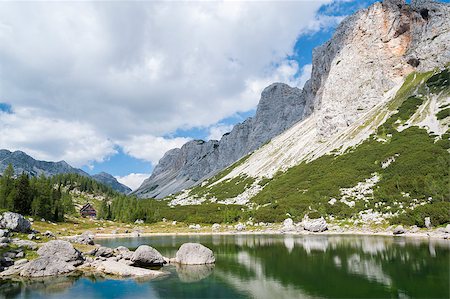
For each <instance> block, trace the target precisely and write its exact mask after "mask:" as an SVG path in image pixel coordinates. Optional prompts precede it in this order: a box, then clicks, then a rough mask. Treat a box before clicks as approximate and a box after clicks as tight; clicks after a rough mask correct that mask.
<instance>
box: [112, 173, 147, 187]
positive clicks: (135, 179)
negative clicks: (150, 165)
mask: <svg viewBox="0 0 450 299" xmlns="http://www.w3.org/2000/svg"><path fill="white" fill-rule="evenodd" d="M149 176H150V174H149V173H130V174H129V175H126V176H116V179H117V180H118V181H119V182H120V183H122V184H124V185H125V186H128V187H130V188H131V189H132V190H136V189H137V188H139V186H140V185H141V184H142V182H143V181H144V180H145V179H146V178H148V177H149Z"/></svg>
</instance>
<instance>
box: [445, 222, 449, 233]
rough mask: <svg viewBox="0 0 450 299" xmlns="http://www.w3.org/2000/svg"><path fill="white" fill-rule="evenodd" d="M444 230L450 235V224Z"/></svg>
mask: <svg viewBox="0 0 450 299" xmlns="http://www.w3.org/2000/svg"><path fill="white" fill-rule="evenodd" d="M444 230H445V232H446V233H447V234H450V224H447V226H446V227H445V229H444Z"/></svg>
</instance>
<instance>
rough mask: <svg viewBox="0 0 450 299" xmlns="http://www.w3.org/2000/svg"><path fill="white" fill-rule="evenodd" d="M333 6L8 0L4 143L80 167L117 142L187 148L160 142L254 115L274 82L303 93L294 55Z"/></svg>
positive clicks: (137, 149) (1, 40) (144, 152)
mask: <svg viewBox="0 0 450 299" xmlns="http://www.w3.org/2000/svg"><path fill="white" fill-rule="evenodd" d="M329 2H330V1H329V0H324V1H282V2H281V1H280V2H234V1H230V2H227V1H225V2H176V3H175V2H157V1H155V2H148V1H144V2H95V1H94V2H31V3H20V2H2V3H0V64H1V71H0V90H1V94H0V98H1V100H2V101H5V102H7V103H9V104H11V106H12V107H13V109H15V112H14V113H13V115H6V114H5V113H3V114H2V115H1V120H0V126H1V129H2V136H1V137H0V141H1V143H0V146H1V147H5V148H10V149H15V148H20V149H22V150H26V151H27V152H29V153H30V154H33V155H35V156H36V157H38V158H43V159H50V160H57V159H66V160H67V161H68V162H70V163H73V164H74V165H77V166H80V165H83V164H86V163H89V161H102V160H103V159H105V158H106V157H108V156H109V155H112V154H114V153H115V150H114V146H116V145H119V146H121V147H123V148H124V151H125V152H126V153H128V154H129V155H132V156H133V157H137V158H141V159H145V160H147V161H151V162H152V163H156V162H157V161H158V159H159V158H161V156H162V155H163V153H164V151H166V150H167V149H169V148H171V147H177V146H180V145H181V144H182V143H183V142H185V141H186V140H188V139H187V138H175V139H164V138H162V137H158V136H167V135H169V134H170V133H171V132H174V131H175V130H177V129H180V128H181V129H185V130H186V129H189V128H193V127H209V126H213V125H214V124H216V123H217V122H218V121H220V120H221V119H223V118H226V117H228V116H230V115H232V114H234V113H236V112H244V111H248V110H250V109H253V108H254V107H255V106H256V104H257V102H258V100H259V97H260V93H261V91H262V89H263V88H264V87H266V86H267V85H269V84H270V83H272V82H273V81H281V82H285V83H288V84H290V85H295V86H300V85H302V84H303V83H304V80H303V79H302V78H303V76H299V74H300V73H301V72H302V70H303V71H304V70H305V67H303V69H302V67H301V66H299V65H298V64H297V62H295V61H292V60H289V59H288V58H287V57H290V56H291V55H292V54H293V49H294V45H295V42H296V40H297V38H298V36H299V35H300V34H304V33H308V32H312V31H315V30H320V29H321V28H324V27H326V26H331V24H334V23H333V22H338V21H339V19H338V18H336V17H322V16H317V15H316V13H317V11H318V9H319V8H320V7H321V5H323V4H324V3H329ZM303 73H305V72H303ZM215 128H216V129H217V126H216V127H215ZM214 130H215V129H214ZM216 132H219V131H216ZM211 133H214V132H211Z"/></svg>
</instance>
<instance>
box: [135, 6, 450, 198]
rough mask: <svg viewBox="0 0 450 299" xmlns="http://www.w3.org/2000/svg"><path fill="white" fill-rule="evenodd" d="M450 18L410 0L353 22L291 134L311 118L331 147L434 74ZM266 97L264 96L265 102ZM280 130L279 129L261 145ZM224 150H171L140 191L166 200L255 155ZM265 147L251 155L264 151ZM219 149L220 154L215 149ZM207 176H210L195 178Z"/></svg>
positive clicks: (319, 69) (317, 66)
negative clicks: (419, 78)
mask: <svg viewBox="0 0 450 299" xmlns="http://www.w3.org/2000/svg"><path fill="white" fill-rule="evenodd" d="M449 19H450V8H449V5H448V4H445V3H438V2H433V1H412V2H411V4H410V5H409V4H406V3H405V1H402V0H386V1H384V2H383V3H380V2H377V3H375V4H373V5H372V6H370V7H369V8H366V9H362V10H359V11H358V12H356V13H355V14H354V15H352V16H349V17H347V18H346V19H345V20H344V21H342V22H341V24H340V25H339V26H338V28H337V30H336V32H335V33H334V35H333V37H332V38H331V39H330V41H328V42H326V43H325V44H324V45H322V46H320V47H318V48H316V49H314V51H313V63H312V65H313V66H312V74H311V79H310V80H308V81H307V82H306V83H305V86H304V87H303V89H302V90H299V89H298V91H297V94H298V96H297V99H298V102H297V104H298V107H297V109H294V110H293V111H292V119H295V121H292V122H286V123H285V125H283V126H282V127H283V128H284V130H283V132H284V131H286V129H289V127H292V126H293V125H294V124H295V123H298V122H302V121H305V120H308V121H307V123H308V124H309V126H310V129H311V130H315V131H316V132H315V133H314V136H313V137H312V138H314V140H315V141H314V142H317V143H320V142H325V141H326V140H328V139H330V138H334V137H333V136H337V135H338V134H339V133H341V132H343V131H345V130H346V129H347V128H348V127H349V126H351V125H352V124H354V123H355V122H357V121H358V120H359V119H361V118H362V117H363V116H364V115H365V114H366V113H368V112H369V111H371V110H372V109H373V108H374V107H376V106H377V105H379V104H380V99H385V100H386V99H387V96H386V95H387V94H388V93H389V92H392V90H394V89H395V87H396V86H397V87H399V86H400V85H401V82H402V81H403V80H404V78H405V77H406V76H407V75H408V74H410V73H411V72H413V71H414V70H417V71H421V70H428V69H432V68H434V67H437V66H442V65H444V64H445V63H446V62H448V61H450V48H449V47H450V46H449V45H448V42H447V41H448V40H450V33H449V30H448V28H450V23H449V21H448V20H449ZM350 78H351V79H350ZM349 80H351V81H352V82H351V84H349ZM271 86H272V85H271ZM269 87H270V86H269ZM269 87H268V88H269ZM290 88H291V87H290ZM266 89H267V88H266ZM266 89H265V90H266ZM277 96H278V98H275V97H274V98H273V101H272V102H273V103H277V100H279V99H281V100H283V96H282V95H277ZM263 98H264V92H263V94H262V97H261V101H260V104H261V102H262V101H263ZM260 104H259V105H260ZM278 104H279V103H278ZM259 105H258V108H259ZM299 107H301V108H299ZM280 110H283V107H280V104H279V105H278V106H277V107H275V110H274V111H275V117H272V118H265V119H264V118H263V119H262V121H261V119H260V121H261V122H262V123H263V124H264V120H269V121H270V122H271V124H275V125H276V124H277V122H278V121H283V118H282V117H281V118H277V116H279V115H278V114H277V113H276V112H277V111H280ZM268 114H270V111H269V110H268ZM256 118H257V117H255V118H249V119H247V120H246V121H244V123H242V124H237V125H236V126H235V127H234V128H233V130H232V132H231V133H230V134H228V135H225V136H224V138H226V139H225V140H227V139H228V140H230V139H232V140H234V144H235V145H236V144H246V142H248V140H249V139H251V138H253V137H252V136H251V134H250V132H249V130H248V128H249V127H251V126H248V125H247V124H248V123H251V122H255V119H256ZM262 127H264V126H262ZM269 127H270V126H269ZM233 132H234V133H235V134H234V135H233ZM280 133H282V132H279V131H273V132H271V134H269V135H268V136H267V139H266V140H265V141H264V142H261V144H259V146H261V145H263V144H264V143H266V142H268V141H269V140H271V139H272V138H274V137H275V136H277V135H279V134H280ZM305 133H307V134H311V132H305ZM269 136H270V138H269ZM224 138H222V139H224ZM308 140H309V139H308ZM230 143H231V144H233V142H230ZM205 144H206V146H208V148H206V146H205ZM223 145H224V146H220V145H219V144H218V143H217V141H211V142H208V143H205V142H199V141H193V142H191V143H188V144H185V145H184V146H183V147H182V148H181V149H173V150H170V151H169V152H167V153H166V155H165V156H164V157H163V158H162V159H161V160H160V162H159V163H158V165H157V166H156V167H155V170H154V172H153V174H152V176H151V177H150V178H148V179H147V180H146V181H144V183H143V184H142V185H141V187H139V188H138V189H137V190H136V191H135V194H137V195H138V196H140V197H155V198H162V197H164V196H167V195H169V194H171V193H176V192H178V191H181V190H183V189H186V188H189V187H192V186H194V185H198V184H199V183H200V182H202V181H204V180H205V179H208V178H210V177H212V176H213V175H214V174H216V173H218V172H220V170H221V169H224V168H226V167H228V166H229V165H231V164H232V162H236V161H237V160H239V159H240V158H242V157H243V156H245V155H246V154H248V153H249V152H244V151H241V152H239V155H238V154H235V153H236V151H233V150H234V148H233V147H229V148H227V146H226V145H227V143H224V144H223ZM259 146H255V147H256V148H247V150H256V149H257V148H258V147H259ZM199 148H200V150H198V149H199ZM205 148H206V149H205ZM217 148H218V149H219V150H215V149H217ZM220 150H223V151H222V153H225V154H223V155H225V156H226V155H227V154H228V159H224V160H226V161H227V162H230V161H231V162H230V163H228V164H227V163H223V164H220V163H217V161H218V158H217V157H216V156H217V155H218V153H217V152H220ZM323 152H326V151H322V153H323ZM205 157H207V158H210V161H209V162H208V163H206V165H205V163H204V161H201V160H202V159H204V158H205ZM189 162H190V163H189ZM214 163H216V164H214ZM174 165H175V167H172V166H174ZM205 169H206V171H205ZM211 169H214V171H211ZM199 171H200V172H201V171H204V172H203V174H204V173H206V174H207V175H203V176H198V177H193V176H195V174H196V173H198V172H199ZM192 178H194V179H192Z"/></svg>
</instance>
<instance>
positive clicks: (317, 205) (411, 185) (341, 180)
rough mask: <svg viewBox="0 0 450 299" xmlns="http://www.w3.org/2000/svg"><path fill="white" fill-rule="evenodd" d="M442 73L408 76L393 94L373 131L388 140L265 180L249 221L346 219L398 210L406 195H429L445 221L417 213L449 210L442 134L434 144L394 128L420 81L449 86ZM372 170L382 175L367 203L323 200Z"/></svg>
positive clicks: (421, 88) (413, 106) (404, 117)
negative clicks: (312, 215)
mask: <svg viewBox="0 0 450 299" xmlns="http://www.w3.org/2000/svg"><path fill="white" fill-rule="evenodd" d="M447 74H448V73H447ZM443 76H444V77H445V76H447V75H445V74H444V75H442V74H441V73H435V72H429V73H425V74H412V75H410V76H408V78H407V80H406V81H405V84H404V86H403V87H402V88H400V90H399V92H398V94H397V95H396V97H395V98H394V102H396V103H395V105H398V106H397V108H396V109H397V112H396V113H395V114H393V115H392V116H391V117H390V118H388V119H387V121H386V122H385V123H384V124H383V125H382V126H381V127H380V128H379V130H378V132H377V133H378V134H379V135H381V136H383V135H384V136H385V135H387V134H391V137H390V139H389V141H388V142H386V143H380V142H377V141H375V140H376V138H377V137H380V136H371V138H369V139H367V140H366V141H365V142H363V143H362V144H361V145H359V146H357V147H355V148H351V149H349V150H348V151H346V152H345V153H344V154H342V155H339V156H336V155H326V156H322V157H320V158H319V159H316V160H314V161H312V162H310V163H302V164H300V165H298V166H295V167H293V168H291V169H289V170H288V171H286V172H285V173H282V174H277V175H275V176H274V178H273V179H272V180H270V181H268V182H265V184H266V186H265V188H264V189H263V190H262V191H261V192H260V193H259V194H257V195H256V196H255V197H254V198H253V199H252V201H254V202H255V203H256V204H258V205H259V208H258V209H255V211H253V212H252V216H253V217H254V219H255V220H256V221H269V222H274V221H282V220H283V219H284V218H285V217H286V215H287V214H290V215H292V216H293V218H294V219H295V220H300V219H301V218H302V217H303V216H304V215H305V214H306V213H308V212H309V211H316V212H317V213H319V214H320V215H334V216H336V217H338V218H341V219H345V218H349V217H351V216H352V215H354V213H355V212H358V211H362V210H365V209H368V208H372V209H376V208H375V205H374V204H375V203H376V202H383V203H384V207H383V208H378V209H379V210H380V211H381V212H386V211H387V210H386V208H385V207H386V206H390V207H391V211H393V212H396V211H398V212H402V208H400V204H405V205H406V204H409V201H411V198H414V199H418V200H422V201H423V200H427V199H428V198H432V201H431V205H429V206H433V205H436V206H435V207H440V208H441V210H442V211H443V213H446V215H447V217H446V219H442V218H443V217H441V216H442V215H441V216H438V213H437V211H438V210H439V209H436V208H428V209H425V211H424V213H422V214H421V215H422V216H423V215H426V214H427V213H428V214H430V216H432V217H436V218H439V219H440V220H439V221H438V220H436V221H437V223H441V222H449V221H450V216H449V215H450V208H449V206H448V205H447V204H442V202H448V201H449V200H450V191H449V188H448V183H449V169H450V157H449V155H448V149H449V146H448V142H445V139H446V138H445V136H443V138H442V140H440V141H438V142H435V140H434V136H430V135H428V133H427V131H426V130H424V129H419V128H417V127H411V128H408V129H406V130H404V131H402V132H398V131H397V130H396V128H397V126H398V125H399V124H403V123H405V122H406V121H408V120H409V119H410V117H411V116H412V115H413V114H414V113H415V111H416V110H417V108H418V107H419V106H420V105H421V104H422V103H423V97H422V95H423V94H424V92H425V91H426V90H427V89H426V87H425V85H426V86H428V87H430V86H431V87H432V88H431V87H430V89H432V90H433V91H436V92H440V93H442V92H445V90H446V89H445V88H447V89H448V85H445V84H448V83H445V82H448V81H445V80H442V79H441V78H442V77H443ZM443 85H444V87H445V88H443ZM419 93H420V94H421V95H420V96H419V95H418V94H419ZM391 105H392V103H391ZM392 107H393V106H392ZM447 135H448V134H447ZM394 155H395V156H398V157H396V161H395V162H394V163H392V164H391V165H390V166H389V167H387V168H385V169H383V168H382V167H381V163H380V162H381V161H384V160H385V159H386V158H388V157H392V156H394ZM375 172H376V173H378V174H379V175H380V176H381V179H380V181H379V183H378V184H377V185H376V187H375V190H374V194H373V197H374V198H373V199H372V200H370V201H369V203H364V202H362V201H360V202H358V201H357V202H356V205H355V207H353V208H350V207H348V206H347V205H345V204H343V203H340V202H337V203H336V204H335V205H330V204H328V200H329V199H330V198H332V197H335V198H340V196H341V195H340V189H341V188H349V187H352V186H355V185H356V184H357V183H358V182H361V181H364V180H365V179H367V178H370V177H371V176H372V174H373V173H375ZM404 193H409V194H410V196H411V198H409V199H408V198H405V197H404V196H403V194H404ZM431 214H433V215H434V216H433V215H431ZM444 218H445V217H444ZM398 219H400V221H405V222H406V220H405V219H403V218H397V219H396V220H395V221H399V220H398ZM409 222H410V221H409ZM422 225H423V223H422Z"/></svg>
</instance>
